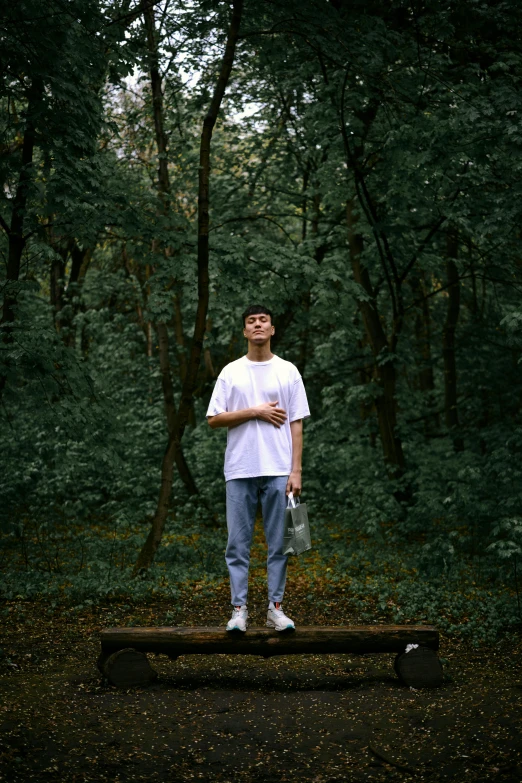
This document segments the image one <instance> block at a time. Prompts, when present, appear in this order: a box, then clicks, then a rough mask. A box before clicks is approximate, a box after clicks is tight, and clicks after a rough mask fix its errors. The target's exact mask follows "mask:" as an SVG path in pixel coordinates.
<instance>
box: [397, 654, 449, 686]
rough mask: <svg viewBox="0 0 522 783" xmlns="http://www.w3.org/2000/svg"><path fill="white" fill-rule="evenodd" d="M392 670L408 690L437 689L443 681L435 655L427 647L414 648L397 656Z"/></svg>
mask: <svg viewBox="0 0 522 783" xmlns="http://www.w3.org/2000/svg"><path fill="white" fill-rule="evenodd" d="M393 668H394V669H395V671H396V673H397V676H398V677H399V679H400V681H401V682H402V683H403V684H404V685H408V686H409V687H410V688H439V687H440V686H441V685H442V682H443V680H444V674H443V671H442V666H441V663H440V661H439V659H438V658H437V654H436V653H435V652H434V651H433V650H430V649H429V648H428V647H421V646H419V647H416V648H414V649H413V650H410V651H409V652H404V653H402V655H398V656H397V657H396V659H395V663H394V666H393Z"/></svg>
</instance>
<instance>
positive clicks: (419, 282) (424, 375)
mask: <svg viewBox="0 0 522 783" xmlns="http://www.w3.org/2000/svg"><path fill="white" fill-rule="evenodd" d="M410 285H411V288H412V292H413V295H414V298H415V300H416V304H417V307H416V311H415V342H416V344H417V384H418V388H419V390H420V391H421V392H422V393H423V394H424V395H425V399H426V403H427V406H428V408H429V409H430V408H431V409H434V407H435V400H434V390H435V379H434V375H433V361H432V356H431V314H430V306H429V300H428V297H427V296H426V275H425V273H424V270H422V271H421V272H419V274H415V273H412V274H411V275H410ZM439 427H440V420H439V414H438V412H437V411H435V410H433V414H432V415H431V416H429V415H428V416H427V417H426V419H425V434H426V436H427V437H429V436H430V435H433V434H434V433H435V432H437V431H438V430H439Z"/></svg>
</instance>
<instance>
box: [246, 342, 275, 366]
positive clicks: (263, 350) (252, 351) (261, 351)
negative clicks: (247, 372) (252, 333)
mask: <svg viewBox="0 0 522 783" xmlns="http://www.w3.org/2000/svg"><path fill="white" fill-rule="evenodd" d="M273 355H274V354H273V353H272V351H271V350H270V341H268V342H267V343H265V345H252V343H248V353H247V355H246V357H247V359H250V361H251V362H268V361H270V359H271V358H272V357H273Z"/></svg>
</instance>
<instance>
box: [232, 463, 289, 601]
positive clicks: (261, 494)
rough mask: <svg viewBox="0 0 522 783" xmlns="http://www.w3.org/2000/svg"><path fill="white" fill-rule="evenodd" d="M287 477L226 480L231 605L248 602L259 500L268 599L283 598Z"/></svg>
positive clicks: (279, 599) (286, 559)
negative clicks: (265, 558) (250, 567)
mask: <svg viewBox="0 0 522 783" xmlns="http://www.w3.org/2000/svg"><path fill="white" fill-rule="evenodd" d="M287 481H288V476H256V477H255V478H239V479H230V481H227V483H226V487H227V527H228V544H227V549H226V552H225V560H226V563H227V566H228V573H229V574H230V592H231V597H232V605H233V606H242V605H243V604H246V602H247V594H248V566H249V564H250V547H251V544H252V536H253V533H254V522H255V517H256V510H257V503H258V500H261V510H262V512H263V525H264V528H265V538H266V543H267V546H268V557H267V571H268V600H269V601H274V602H275V601H282V600H283V595H284V592H285V583H286V566H287V562H288V556H287V555H282V554H281V550H282V548H283V537H284V519H285V509H286V504H287V498H286V483H287Z"/></svg>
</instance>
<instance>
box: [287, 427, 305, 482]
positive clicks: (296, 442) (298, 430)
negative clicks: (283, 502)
mask: <svg viewBox="0 0 522 783" xmlns="http://www.w3.org/2000/svg"><path fill="white" fill-rule="evenodd" d="M290 432H291V433H292V471H291V473H290V475H289V476H288V482H287V485H286V494H287V495H288V494H289V493H290V492H292V493H293V494H294V495H300V494H301V488H302V458H303V420H302V419H296V420H295V421H291V422H290Z"/></svg>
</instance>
